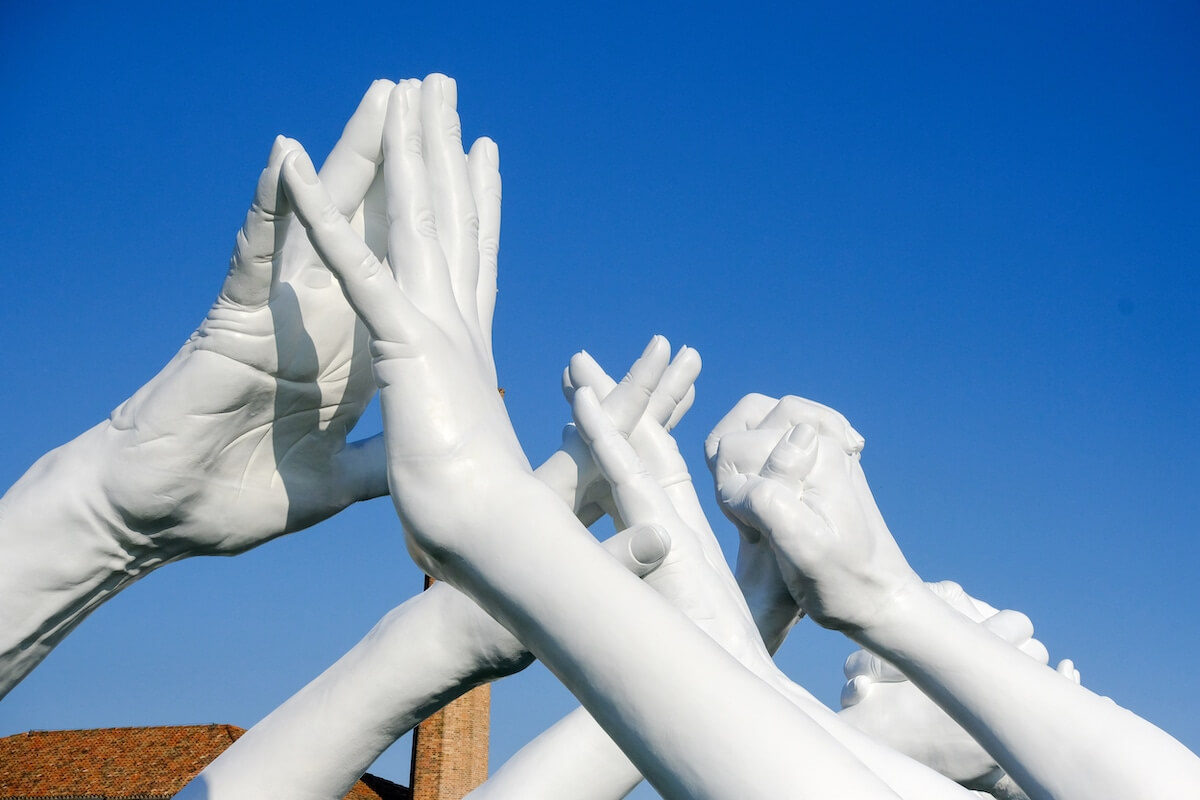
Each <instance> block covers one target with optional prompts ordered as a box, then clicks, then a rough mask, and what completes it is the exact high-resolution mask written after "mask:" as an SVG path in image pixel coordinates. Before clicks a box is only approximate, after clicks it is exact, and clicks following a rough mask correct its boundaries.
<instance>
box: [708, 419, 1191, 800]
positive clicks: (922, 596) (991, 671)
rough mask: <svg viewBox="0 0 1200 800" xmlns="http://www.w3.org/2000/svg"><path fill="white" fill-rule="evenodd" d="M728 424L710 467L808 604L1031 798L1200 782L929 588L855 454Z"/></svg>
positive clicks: (1172, 747)
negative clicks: (892, 669) (954, 725)
mask: <svg viewBox="0 0 1200 800" xmlns="http://www.w3.org/2000/svg"><path fill="white" fill-rule="evenodd" d="M723 426H724V428H725V430H726V431H727V432H726V433H725V434H724V435H723V436H722V437H721V439H720V441H719V442H718V443H717V446H716V447H715V448H713V449H712V452H713V459H712V461H711V463H710V466H711V467H712V468H713V474H714V477H715V480H716V482H717V492H718V496H719V498H720V500H721V502H722V503H723V504H724V505H725V506H726V508H727V509H728V510H729V512H730V513H732V514H733V515H734V516H736V517H737V518H738V519H739V520H741V522H742V523H743V524H745V525H746V526H748V527H751V528H754V529H756V530H758V531H760V532H761V533H763V534H764V535H766V536H768V537H769V539H770V541H771V545H772V547H773V549H774V551H775V553H776V556H777V559H778V562H779V565H780V568H781V572H782V573H783V575H784V578H785V580H786V581H787V584H788V587H789V589H790V590H791V592H792V595H793V596H794V597H795V598H796V600H797V602H798V603H799V605H800V606H801V607H802V608H803V609H804V610H805V611H806V612H807V613H808V614H809V615H810V616H812V617H813V618H814V619H816V620H817V621H818V622H820V623H821V624H822V625H825V626H827V627H832V628H836V629H839V630H842V631H844V632H845V633H847V635H849V636H850V637H851V638H853V639H854V640H855V641H857V642H859V643H860V644H862V645H863V646H864V647H866V648H868V649H869V650H871V651H873V652H875V653H878V654H879V655H880V656H883V657H884V658H886V659H887V660H888V661H890V662H891V663H892V664H894V665H895V666H896V667H897V668H899V669H900V670H901V671H902V672H903V673H904V674H905V675H906V676H908V678H909V679H910V680H912V681H913V682H914V683H915V684H916V685H917V686H919V687H920V688H921V690H922V691H923V692H925V694H926V695H928V696H929V697H930V698H931V699H933V700H934V701H935V702H937V704H938V705H939V706H941V707H942V708H943V709H945V710H946V711H947V712H948V713H949V714H950V716H951V717H953V718H954V719H955V720H956V721H957V722H958V723H959V724H960V725H962V726H963V727H964V728H965V729H966V730H967V731H968V732H970V733H971V735H972V736H973V737H975V739H977V740H978V741H979V742H980V744H982V745H983V746H984V748H985V749H986V750H987V751H988V752H989V753H991V754H992V755H993V756H994V757H995V758H996V760H997V761H998V762H999V764H1000V765H1001V766H1002V767H1003V768H1004V770H1005V771H1006V772H1008V773H1009V775H1011V776H1012V778H1013V779H1015V781H1016V782H1017V783H1018V784H1019V785H1020V786H1021V787H1022V788H1023V789H1024V790H1025V791H1026V792H1027V793H1028V794H1029V796H1030V797H1034V798H1090V799H1094V798H1113V800H1116V799H1117V798H1126V799H1127V798H1139V797H1146V798H1150V797H1164V796H1171V795H1172V793H1173V792H1174V791H1176V790H1177V788H1178V787H1180V786H1192V785H1196V783H1197V781H1198V780H1200V759H1197V758H1196V756H1195V755H1193V754H1192V753H1190V752H1189V751H1188V750H1187V749H1186V748H1184V747H1183V746H1182V745H1181V744H1180V743H1179V742H1177V741H1176V740H1175V739H1173V738H1171V737H1170V736H1169V735H1167V734H1165V733H1164V732H1162V731H1161V730H1159V729H1158V728H1156V727H1154V726H1153V725H1151V724H1150V723H1148V722H1146V721H1145V720H1143V719H1141V718H1139V717H1137V716H1136V715H1134V714H1132V713H1130V712H1129V711H1126V710H1125V709H1123V708H1120V707H1119V706H1117V705H1116V704H1115V703H1112V702H1111V701H1109V700H1107V699H1106V698H1102V697H1099V696H1097V695H1095V694H1093V693H1092V692H1090V691H1088V690H1087V689H1084V688H1083V687H1081V686H1079V685H1077V684H1076V683H1074V682H1073V681H1065V680H1063V679H1062V676H1061V675H1059V674H1058V673H1056V672H1055V670H1053V669H1051V668H1049V667H1048V666H1046V665H1044V664H1041V663H1039V662H1038V661H1037V660H1035V659H1031V658H1029V657H1028V656H1027V655H1025V654H1024V653H1022V652H1020V651H1018V650H1017V649H1016V648H1013V647H1012V646H1010V645H1009V644H1007V643H1006V642H1005V641H1003V640H1002V639H1000V638H999V637H997V636H995V635H993V634H992V633H990V632H988V631H987V630H985V629H984V628H983V627H981V626H980V625H978V624H977V623H974V622H972V621H971V620H969V619H967V618H965V617H964V616H963V615H962V614H960V613H959V612H957V611H955V610H954V609H953V608H951V607H950V606H948V605H947V604H946V603H945V602H943V601H942V600H941V599H939V598H938V597H937V596H936V595H934V594H933V593H932V592H931V591H929V589H928V588H926V586H925V585H924V584H923V583H922V582H921V581H920V579H919V578H918V577H917V575H916V574H915V573H914V572H913V570H912V569H911V568H910V567H909V566H908V564H907V562H906V561H905V560H904V557H903V555H902V554H901V553H900V550H899V548H898V547H897V546H896V543H895V540H894V539H893V538H892V536H891V533H890V532H889V531H888V529H887V526H886V525H885V524H884V521H883V518H882V516H881V515H880V513H879V510H878V508H877V507H876V505H875V501H874V499H873V498H872V496H871V492H870V489H869V488H868V487H867V482H866V478H865V476H864V475H863V472H862V468H861V466H860V464H859V460H858V455H857V451H856V450H854V449H848V448H846V447H845V446H844V444H843V442H842V441H840V440H838V439H837V438H835V437H833V436H830V435H828V434H826V433H824V432H823V431H822V430H820V429H818V428H815V427H814V426H812V425H807V424H800V425H795V426H793V427H790V428H788V427H783V428H774V429H772V428H767V427H763V426H760V425H758V424H757V423H755V422H749V423H747V424H740V423H739V424H729V423H728V421H726V422H725V423H723ZM751 453H756V456H755V457H751V456H750V454H751Z"/></svg>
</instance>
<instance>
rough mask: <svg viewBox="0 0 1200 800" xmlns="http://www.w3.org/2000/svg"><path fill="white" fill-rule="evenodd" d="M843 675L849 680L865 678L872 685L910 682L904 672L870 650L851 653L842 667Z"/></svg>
mask: <svg viewBox="0 0 1200 800" xmlns="http://www.w3.org/2000/svg"><path fill="white" fill-rule="evenodd" d="M842 673H843V674H844V675H845V676H846V679H847V680H853V679H855V678H864V679H866V680H867V681H870V682H871V683H899V682H900V681H905V680H908V679H907V678H905V677H904V673H903V672H901V671H900V670H898V669H896V668H895V667H894V666H892V664H891V663H890V662H887V661H884V660H883V659H882V658H880V657H879V656H877V655H875V654H874V653H872V652H870V651H869V650H855V651H854V652H853V653H851V654H850V655H849V656H848V657H847V658H846V663H844V664H843V665H842Z"/></svg>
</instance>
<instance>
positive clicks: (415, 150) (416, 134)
mask: <svg viewBox="0 0 1200 800" xmlns="http://www.w3.org/2000/svg"><path fill="white" fill-rule="evenodd" d="M400 146H401V147H402V148H404V151H405V152H407V153H410V154H411V155H414V156H420V155H423V154H424V151H425V148H424V145H423V144H422V143H421V132H420V131H406V132H405V134H404V136H402V137H401V139H400Z"/></svg>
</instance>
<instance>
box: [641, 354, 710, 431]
mask: <svg viewBox="0 0 1200 800" xmlns="http://www.w3.org/2000/svg"><path fill="white" fill-rule="evenodd" d="M701 366H702V363H701V360H700V354H699V353H697V352H696V351H695V350H693V349H692V348H690V347H688V346H686V345H684V346H683V347H681V348H679V352H678V353H676V354H675V358H673V359H671V363H670V365H669V366H668V367H667V369H666V371H665V372H663V375H662V378H661V379H659V381H658V386H657V387H656V388H655V389H654V393H653V394H651V395H650V406H649V408H647V410H646V414H647V416H648V417H649V418H650V419H651V420H652V421H653V422H654V423H655V424H657V425H660V426H662V427H664V428H666V429H667V430H668V431H669V430H671V428H674V427H675V425H676V424H677V423H678V422H679V420H681V419H683V415H684V414H686V413H687V411H688V409H689V408H690V407H691V405H692V401H693V400H694V399H695V397H696V387H695V384H696V378H698V377H700V367H701Z"/></svg>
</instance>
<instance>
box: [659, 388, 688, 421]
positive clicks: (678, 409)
mask: <svg viewBox="0 0 1200 800" xmlns="http://www.w3.org/2000/svg"><path fill="white" fill-rule="evenodd" d="M694 402H696V387H695V386H689V387H688V390H687V393H686V394H684V396H683V399H682V400H680V401H679V405H677V406H675V410H674V411H672V412H671V417H670V418H669V419H668V420H667V421H666V423H665V424H664V425H663V427H664V428H666V429H667V430H668V431H672V430H674V429H675V426H676V425H678V424H679V421H680V420H682V419H683V418H684V417H685V416H686V415H687V412H689V411H691V410H692V403H694Z"/></svg>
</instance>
